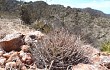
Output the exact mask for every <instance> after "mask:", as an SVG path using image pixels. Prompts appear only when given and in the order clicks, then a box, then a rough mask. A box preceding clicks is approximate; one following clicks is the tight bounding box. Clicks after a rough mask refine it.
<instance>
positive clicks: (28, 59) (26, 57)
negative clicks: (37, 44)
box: [20, 51, 33, 65]
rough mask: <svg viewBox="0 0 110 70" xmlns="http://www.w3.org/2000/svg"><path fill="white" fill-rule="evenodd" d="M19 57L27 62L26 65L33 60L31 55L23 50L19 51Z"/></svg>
mask: <svg viewBox="0 0 110 70" xmlns="http://www.w3.org/2000/svg"><path fill="white" fill-rule="evenodd" d="M20 58H21V61H22V62H23V63H25V64H28V65H30V64H32V62H33V59H32V55H31V54H30V53H26V52H24V51H20Z"/></svg>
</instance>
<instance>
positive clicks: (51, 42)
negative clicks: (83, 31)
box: [33, 29, 89, 70]
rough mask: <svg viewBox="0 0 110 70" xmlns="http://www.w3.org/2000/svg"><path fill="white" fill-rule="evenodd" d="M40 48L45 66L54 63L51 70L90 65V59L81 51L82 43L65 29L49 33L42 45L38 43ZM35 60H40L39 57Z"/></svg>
mask: <svg viewBox="0 0 110 70" xmlns="http://www.w3.org/2000/svg"><path fill="white" fill-rule="evenodd" d="M39 46H40V47H42V48H41V49H40V52H41V55H42V56H43V59H44V61H45V64H46V65H48V66H50V64H51V63H52V61H53V63H52V65H51V70H53V69H54V70H61V69H62V70H65V69H66V68H67V67H68V66H69V65H76V64H78V63H89V59H88V57H86V55H84V50H82V49H81V46H82V43H81V41H80V40H79V38H77V37H76V36H75V35H73V34H70V33H69V32H68V31H66V30H64V29H60V30H59V29H55V30H54V31H51V32H50V33H48V35H47V37H46V38H44V39H43V41H42V43H39V44H38V43H37V47H39ZM34 50H35V49H34ZM36 52H37V50H36ZM33 54H35V55H36V53H33ZM35 55H34V56H35ZM35 58H36V59H38V56H37V55H36V56H35ZM37 63H38V62H37ZM38 66H39V65H38Z"/></svg>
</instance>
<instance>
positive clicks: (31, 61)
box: [0, 19, 110, 70]
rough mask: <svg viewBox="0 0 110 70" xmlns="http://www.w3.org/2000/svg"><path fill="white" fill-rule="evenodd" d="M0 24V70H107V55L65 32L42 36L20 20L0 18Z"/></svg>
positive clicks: (108, 64) (109, 55)
mask: <svg viewBox="0 0 110 70" xmlns="http://www.w3.org/2000/svg"><path fill="white" fill-rule="evenodd" d="M0 24H1V25H0V27H1V28H0V30H1V31H0V33H1V34H0V70H109V69H110V54H108V53H106V52H100V50H98V49H96V48H94V47H93V46H91V45H89V44H84V42H82V41H81V40H80V38H79V37H77V36H76V35H73V34H71V33H69V32H68V31H66V30H65V29H58V30H53V31H51V32H50V33H48V34H44V33H42V32H40V31H34V30H33V29H29V27H26V26H25V25H22V24H20V20H19V19H10V20H9V19H0ZM14 24H16V25H14Z"/></svg>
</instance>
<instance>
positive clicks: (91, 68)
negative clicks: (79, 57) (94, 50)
mask: <svg viewBox="0 0 110 70" xmlns="http://www.w3.org/2000/svg"><path fill="white" fill-rule="evenodd" d="M72 70H107V68H106V67H105V66H102V65H91V64H78V65H76V66H73V67H72Z"/></svg>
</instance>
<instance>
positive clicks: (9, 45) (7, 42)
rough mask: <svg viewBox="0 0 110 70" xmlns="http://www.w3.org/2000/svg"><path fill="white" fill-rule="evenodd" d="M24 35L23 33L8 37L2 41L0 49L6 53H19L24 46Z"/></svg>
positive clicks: (0, 41)
mask: <svg viewBox="0 0 110 70" xmlns="http://www.w3.org/2000/svg"><path fill="white" fill-rule="evenodd" d="M23 38H24V35H23V34H21V33H14V34H9V35H6V36H5V37H4V38H3V39H1V40H0V48H1V49H3V50H4V51H6V52H9V51H12V50H16V51H19V50H20V49H21V48H20V46H22V45H24V41H23Z"/></svg>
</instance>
